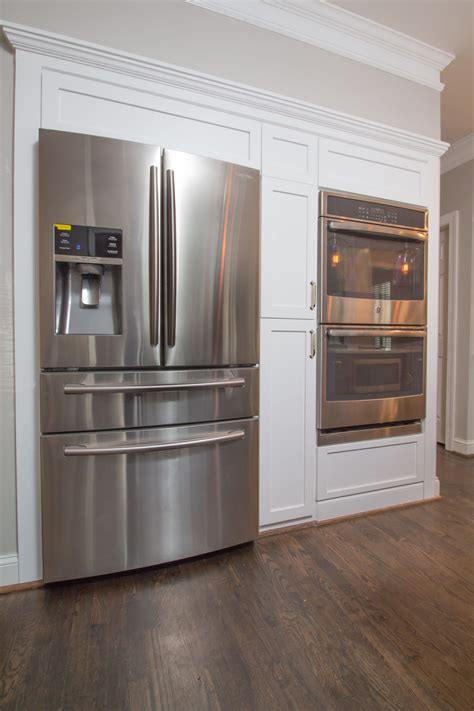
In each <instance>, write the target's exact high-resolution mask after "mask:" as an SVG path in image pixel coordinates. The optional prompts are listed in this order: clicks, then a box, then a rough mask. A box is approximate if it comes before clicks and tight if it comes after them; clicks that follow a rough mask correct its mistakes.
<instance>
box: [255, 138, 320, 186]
mask: <svg viewBox="0 0 474 711" xmlns="http://www.w3.org/2000/svg"><path fill="white" fill-rule="evenodd" d="M317 146H318V139H317V137H316V136H312V135H311V134H310V133H302V132H301V131H295V130H293V129H291V128H284V127H282V126H274V125H273V124H263V126H262V173H263V175H271V176H272V177H274V178H285V179H288V180H297V181H300V182H302V183H313V184H314V185H316V183H317Z"/></svg>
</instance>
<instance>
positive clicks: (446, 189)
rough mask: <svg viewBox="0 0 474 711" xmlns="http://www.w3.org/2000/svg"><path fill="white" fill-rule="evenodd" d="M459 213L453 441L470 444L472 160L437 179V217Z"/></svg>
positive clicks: (473, 418) (473, 393)
mask: <svg viewBox="0 0 474 711" xmlns="http://www.w3.org/2000/svg"><path fill="white" fill-rule="evenodd" d="M454 210H459V271H458V275H457V284H456V289H457V297H458V313H457V323H458V343H457V363H456V364H455V367H456V380H457V388H456V411H455V416H454V438H455V439H461V440H465V441H466V440H467V441H469V440H472V441H474V247H473V240H474V237H473V235H474V232H473V217H474V160H471V161H469V162H468V163H464V164H463V165H460V166H458V167H457V168H454V169H453V170H450V171H448V172H447V173H444V174H443V175H442V176H441V214H442V215H445V214H446V213H448V212H453V211H454Z"/></svg>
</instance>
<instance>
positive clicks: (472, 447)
mask: <svg viewBox="0 0 474 711" xmlns="http://www.w3.org/2000/svg"><path fill="white" fill-rule="evenodd" d="M453 444H454V447H453V451H454V452H457V453H458V454H464V456H466V457H472V456H474V439H467V440H466V439H458V438H455V439H454V440H453Z"/></svg>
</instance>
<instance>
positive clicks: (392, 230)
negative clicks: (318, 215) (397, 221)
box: [328, 220, 428, 242]
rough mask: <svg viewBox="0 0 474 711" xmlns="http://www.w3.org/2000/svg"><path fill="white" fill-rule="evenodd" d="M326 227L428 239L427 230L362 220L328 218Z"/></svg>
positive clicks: (334, 230)
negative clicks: (387, 225) (405, 228)
mask: <svg viewBox="0 0 474 711" xmlns="http://www.w3.org/2000/svg"><path fill="white" fill-rule="evenodd" d="M328 228H329V230H330V231H331V232H354V233H355V234H363V235H373V236H375V237H376V236H377V235H383V236H384V237H395V238H400V237H401V238H404V239H411V240H415V241H417V242H424V241H425V240H427V239H428V234H427V232H422V231H420V230H404V229H402V228H401V227H386V226H385V225H369V224H364V223H363V222H352V221H350V220H345V221H344V222H343V221H342V220H341V221H336V220H330V222H329V223H328Z"/></svg>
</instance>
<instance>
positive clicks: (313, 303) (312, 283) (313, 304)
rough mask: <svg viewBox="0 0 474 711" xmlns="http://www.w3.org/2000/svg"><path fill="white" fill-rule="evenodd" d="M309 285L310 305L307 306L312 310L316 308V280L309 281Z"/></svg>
mask: <svg viewBox="0 0 474 711" xmlns="http://www.w3.org/2000/svg"><path fill="white" fill-rule="evenodd" d="M309 283H310V286H311V306H310V307H309V308H310V309H311V311H314V309H315V308H316V282H315V281H310V282H309Z"/></svg>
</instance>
